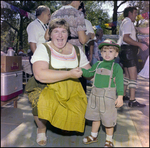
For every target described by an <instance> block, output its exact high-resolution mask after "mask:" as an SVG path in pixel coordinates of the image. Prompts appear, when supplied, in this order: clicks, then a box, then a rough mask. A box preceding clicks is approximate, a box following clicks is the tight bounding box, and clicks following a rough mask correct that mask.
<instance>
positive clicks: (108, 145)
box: [104, 140, 114, 147]
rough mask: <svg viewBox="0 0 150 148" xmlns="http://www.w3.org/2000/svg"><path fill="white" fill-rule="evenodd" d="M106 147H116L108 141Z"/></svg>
mask: <svg viewBox="0 0 150 148" xmlns="http://www.w3.org/2000/svg"><path fill="white" fill-rule="evenodd" d="M104 147H114V145H113V143H112V142H111V141H108V140H106V141H105V145H104Z"/></svg>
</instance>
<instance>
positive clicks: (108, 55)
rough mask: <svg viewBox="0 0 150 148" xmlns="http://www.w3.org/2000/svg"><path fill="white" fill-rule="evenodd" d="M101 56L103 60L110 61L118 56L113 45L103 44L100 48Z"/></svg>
mask: <svg viewBox="0 0 150 148" xmlns="http://www.w3.org/2000/svg"><path fill="white" fill-rule="evenodd" d="M101 56H102V57H103V59H104V60H105V61H111V60H113V59H114V58H115V57H117V56H118V52H117V51H116V50H115V49H114V47H113V46H104V47H103V49H102V50H101Z"/></svg>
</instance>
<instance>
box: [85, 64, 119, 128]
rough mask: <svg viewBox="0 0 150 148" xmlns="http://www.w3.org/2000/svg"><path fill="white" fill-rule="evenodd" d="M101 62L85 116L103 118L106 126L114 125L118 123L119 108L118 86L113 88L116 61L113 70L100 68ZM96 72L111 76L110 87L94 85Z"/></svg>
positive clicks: (97, 119)
mask: <svg viewBox="0 0 150 148" xmlns="http://www.w3.org/2000/svg"><path fill="white" fill-rule="evenodd" d="M100 63H101V62H100ZM100 63H99V64H100ZM99 64H98V65H97V67H96V72H95V74H94V82H93V87H92V90H91V94H90V97H89V99H88V105H87V110H86V114H85V118H86V119H88V120H92V121H99V120H101V121H102V124H103V125H104V126H106V127H113V126H115V125H116V120H117V109H116V108H115V100H116V87H114V88H111V80H112V74H113V66H114V63H113V64H112V67H111V70H108V69H105V68H98V66H99ZM96 74H101V75H109V76H110V79H109V86H108V88H97V87H95V86H94V83H95V75H96ZM99 83H100V82H99Z"/></svg>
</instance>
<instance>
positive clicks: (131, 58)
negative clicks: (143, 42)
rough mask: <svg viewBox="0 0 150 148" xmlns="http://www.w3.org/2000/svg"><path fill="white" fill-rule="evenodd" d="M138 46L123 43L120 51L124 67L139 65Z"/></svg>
mask: <svg viewBox="0 0 150 148" xmlns="http://www.w3.org/2000/svg"><path fill="white" fill-rule="evenodd" d="M137 53H138V47H137V46H133V45H121V51H120V53H119V58H120V63H122V65H123V67H127V68H128V67H134V66H136V67H137V65H138V57H137Z"/></svg>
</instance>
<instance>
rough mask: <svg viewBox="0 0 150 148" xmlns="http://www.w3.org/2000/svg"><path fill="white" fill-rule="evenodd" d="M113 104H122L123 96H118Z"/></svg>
mask: <svg viewBox="0 0 150 148" xmlns="http://www.w3.org/2000/svg"><path fill="white" fill-rule="evenodd" d="M115 106H116V107H117V108H119V107H121V106H123V96H118V98H117V99H116V101H115Z"/></svg>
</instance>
